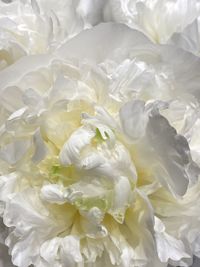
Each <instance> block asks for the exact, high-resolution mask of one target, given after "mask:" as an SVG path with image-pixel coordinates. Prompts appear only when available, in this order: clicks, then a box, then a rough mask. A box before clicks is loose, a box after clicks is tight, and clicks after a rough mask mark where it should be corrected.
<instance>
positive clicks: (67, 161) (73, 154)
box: [59, 128, 95, 166]
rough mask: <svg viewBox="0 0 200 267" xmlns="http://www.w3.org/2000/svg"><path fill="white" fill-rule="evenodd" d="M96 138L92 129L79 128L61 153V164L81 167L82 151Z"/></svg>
mask: <svg viewBox="0 0 200 267" xmlns="http://www.w3.org/2000/svg"><path fill="white" fill-rule="evenodd" d="M94 136H95V132H94V131H92V130H90V129H84V128H79V129H78V130H77V131H75V132H74V133H73V134H72V135H71V136H70V138H69V139H68V140H67V142H66V143H65V144H64V146H63V148H62V150H61V152H60V156H59V157H60V162H61V164H62V165H64V166H67V165H71V164H77V165H79V162H80V159H81V154H80V153H81V150H82V149H83V148H84V147H85V146H86V145H88V144H89V143H90V141H91V139H92V138H93V137H94Z"/></svg>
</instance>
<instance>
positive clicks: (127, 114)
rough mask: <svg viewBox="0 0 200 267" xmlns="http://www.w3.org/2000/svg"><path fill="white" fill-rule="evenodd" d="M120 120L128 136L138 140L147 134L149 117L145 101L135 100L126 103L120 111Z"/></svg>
mask: <svg viewBox="0 0 200 267" xmlns="http://www.w3.org/2000/svg"><path fill="white" fill-rule="evenodd" d="M120 119H121V124H122V127H123V130H124V132H125V134H127V136H129V137H130V138H131V139H133V140H136V139H138V138H142V136H143V135H144V133H145V129H146V124H147V122H148V115H147V113H146V112H145V104H144V102H143V101H140V100H134V101H131V102H128V103H126V104H125V105H124V106H123V107H122V108H121V110H120Z"/></svg>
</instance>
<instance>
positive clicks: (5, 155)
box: [0, 139, 31, 165]
mask: <svg viewBox="0 0 200 267" xmlns="http://www.w3.org/2000/svg"><path fill="white" fill-rule="evenodd" d="M30 145H31V142H30V141H29V140H26V139H25V140H19V141H15V142H13V143H10V144H7V145H5V146H3V147H2V148H1V149H0V158H1V159H3V160H5V161H6V162H8V163H9V164H10V165H14V164H16V163H17V162H18V161H19V160H21V159H22V158H23V156H24V155H25V154H26V152H27V151H28V149H29V148H30Z"/></svg>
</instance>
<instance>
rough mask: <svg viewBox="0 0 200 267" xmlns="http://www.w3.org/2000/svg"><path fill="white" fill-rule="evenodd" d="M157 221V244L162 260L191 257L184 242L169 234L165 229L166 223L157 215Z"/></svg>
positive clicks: (177, 259)
mask: <svg viewBox="0 0 200 267" xmlns="http://www.w3.org/2000/svg"><path fill="white" fill-rule="evenodd" d="M155 222H156V226H155V231H156V235H155V237H156V246H157V252H158V256H159V258H160V260H161V262H168V260H169V259H171V260H173V261H179V260H180V259H182V258H190V255H188V254H187V253H186V251H185V247H184V244H183V242H182V241H181V240H178V239H176V238H175V237H173V236H171V235H169V234H167V233H166V232H165V231H164V230H165V227H164V225H163V224H162V222H161V220H159V219H158V218H157V217H155Z"/></svg>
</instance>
